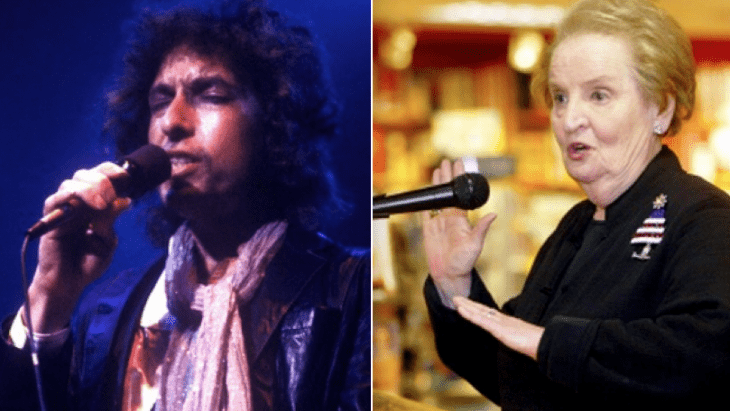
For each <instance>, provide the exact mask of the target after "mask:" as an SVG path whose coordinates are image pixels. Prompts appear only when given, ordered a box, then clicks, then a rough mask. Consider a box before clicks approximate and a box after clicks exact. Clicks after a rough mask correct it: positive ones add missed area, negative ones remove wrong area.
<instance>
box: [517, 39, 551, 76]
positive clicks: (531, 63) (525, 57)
mask: <svg viewBox="0 0 730 411" xmlns="http://www.w3.org/2000/svg"><path fill="white" fill-rule="evenodd" d="M543 47H545V38H544V37H543V36H542V34H540V33H538V32H536V31H522V32H519V33H517V34H516V35H513V36H512V37H510V40H509V64H510V66H512V68H513V69H515V70H517V71H519V72H521V73H525V74H527V73H531V72H532V70H534V69H535V66H536V65H537V61H538V59H539V58H540V53H542V49H543Z"/></svg>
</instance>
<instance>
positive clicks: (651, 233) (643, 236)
mask: <svg viewBox="0 0 730 411" xmlns="http://www.w3.org/2000/svg"><path fill="white" fill-rule="evenodd" d="M666 205H667V196H666V195H664V194H660V195H659V196H657V198H656V199H654V203H653V207H654V209H653V210H652V211H651V214H650V215H649V217H648V218H646V219H644V222H643V223H642V224H641V226H640V227H639V228H638V229H637V230H636V232H635V233H634V236H633V237H632V238H631V244H632V245H634V244H639V245H641V244H643V245H644V247H643V248H642V249H641V252H640V253H637V252H635V251H634V253H633V254H632V255H631V257H633V258H636V259H637V260H648V259H649V258H650V256H649V252H650V251H651V247H652V246H653V245H657V244H659V243H661V242H662V238H664V221H665V220H664V208H665V207H666Z"/></svg>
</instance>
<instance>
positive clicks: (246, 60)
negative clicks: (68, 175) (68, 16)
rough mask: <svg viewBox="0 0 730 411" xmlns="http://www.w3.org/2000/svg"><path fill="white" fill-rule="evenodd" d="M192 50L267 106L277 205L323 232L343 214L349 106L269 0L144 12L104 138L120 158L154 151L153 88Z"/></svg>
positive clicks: (263, 129) (264, 120)
mask: <svg viewBox="0 0 730 411" xmlns="http://www.w3.org/2000/svg"><path fill="white" fill-rule="evenodd" d="M183 44H184V45H186V46H189V47H191V48H192V49H193V50H195V52H197V53H200V54H201V55H203V56H215V57H216V58H218V59H221V60H222V61H224V62H226V63H228V66H229V68H230V69H231V71H232V72H233V74H234V75H235V76H236V78H237V80H238V81H239V83H241V84H249V85H250V86H251V88H252V91H253V93H254V95H255V96H256V97H257V99H258V101H259V103H260V105H261V107H262V117H261V118H260V119H259V121H260V123H259V128H258V129H259V130H260V135H259V136H258V137H259V138H262V139H263V143H264V147H265V149H264V151H265V156H266V158H265V164H267V166H268V168H269V171H270V175H269V176H268V177H269V179H270V180H271V181H268V182H267V184H269V185H270V187H269V191H270V193H272V196H273V197H274V199H273V200H274V202H275V203H276V204H286V206H285V207H284V209H283V210H282V212H283V213H284V214H285V215H286V216H287V217H288V218H290V219H296V220H295V221H299V222H300V223H303V225H304V226H306V227H308V228H316V226H317V225H318V224H319V220H320V217H321V216H322V215H324V214H325V213H328V212H331V211H335V210H341V209H342V208H343V201H342V200H341V199H340V198H339V196H338V195H337V190H336V189H335V184H334V177H333V174H332V173H331V172H330V170H329V168H328V164H329V145H330V144H329V142H330V140H331V139H332V138H333V137H334V136H335V135H337V134H338V131H339V112H340V107H339V104H338V103H337V101H336V98H335V96H334V92H333V88H332V87H331V85H330V80H329V77H328V73H327V71H326V70H325V68H324V66H323V64H322V62H321V60H320V53H321V51H320V50H319V48H318V46H317V44H316V43H315V40H314V38H313V36H312V34H311V33H310V31H309V30H308V29H307V28H305V27H302V26H295V25H290V24H289V23H288V22H287V21H286V20H285V19H284V18H283V17H282V16H280V15H279V13H278V12H276V11H273V10H270V9H268V8H267V7H266V6H265V5H264V4H263V2H262V1H258V0H248V1H243V2H225V3H223V4H220V5H218V6H215V7H211V8H210V9H208V10H203V9H200V8H192V7H182V8H177V9H172V10H153V9H145V10H144V11H143V12H142V13H141V15H140V17H139V19H138V20H137V21H136V22H135V23H134V25H133V31H132V34H131V41H130V43H129V44H128V48H127V52H126V54H125V56H124V60H123V64H124V66H123V73H122V75H121V76H120V77H119V78H118V79H117V82H116V84H115V86H114V89H113V90H112V91H111V92H109V93H108V95H107V111H106V115H105V122H104V130H103V131H104V134H105V135H106V136H107V137H108V138H110V139H112V140H113V141H114V142H115V145H116V149H117V154H118V155H123V154H125V153H129V152H131V151H133V150H135V149H137V148H139V147H141V146H142V145H144V144H147V132H148V126H149V121H150V110H149V107H148V102H147V95H148V92H149V89H150V87H151V85H152V83H153V81H154V79H155V77H156V75H157V72H158V70H159V67H160V65H161V64H162V62H163V59H164V58H165V56H166V55H167V54H168V53H169V52H170V51H172V50H173V49H174V48H175V47H177V46H180V45H183ZM272 187H273V188H272ZM162 214H166V213H162ZM173 225H175V224H173ZM148 228H149V227H148Z"/></svg>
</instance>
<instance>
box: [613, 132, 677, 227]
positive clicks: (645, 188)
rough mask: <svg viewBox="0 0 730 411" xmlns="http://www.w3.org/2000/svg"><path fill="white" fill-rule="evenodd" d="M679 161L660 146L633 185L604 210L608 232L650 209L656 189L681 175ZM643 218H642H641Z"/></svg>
mask: <svg viewBox="0 0 730 411" xmlns="http://www.w3.org/2000/svg"><path fill="white" fill-rule="evenodd" d="M681 170H682V168H681V165H680V164H679V159H677V156H676V155H675V154H674V153H673V152H672V150H670V149H669V148H668V147H667V146H662V149H661V151H660V152H659V154H657V155H656V156H655V157H654V159H652V161H650V162H649V165H648V166H647V167H646V169H645V170H644V172H643V173H641V175H640V176H639V178H638V179H637V180H636V181H635V182H634V184H632V185H631V187H629V189H628V190H626V192H624V193H623V194H621V195H620V196H619V197H618V198H617V199H616V200H615V201H614V202H613V203H611V205H609V206H608V207H607V208H606V222H607V227H608V228H609V230H610V229H611V228H612V227H614V226H616V225H618V224H621V223H622V222H623V221H626V220H627V219H630V218H632V217H634V216H635V215H636V213H637V212H639V211H640V210H641V209H644V208H647V207H649V208H650V207H651V201H650V200H653V199H654V198H655V197H656V196H657V195H659V194H661V193H659V192H655V191H656V190H657V187H665V186H666V183H667V182H669V181H671V180H673V179H674V178H675V177H676V175H677V174H678V173H681ZM642 218H643V217H642Z"/></svg>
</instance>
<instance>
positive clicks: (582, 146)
mask: <svg viewBox="0 0 730 411" xmlns="http://www.w3.org/2000/svg"><path fill="white" fill-rule="evenodd" d="M589 148H590V147H588V146H587V145H585V144H582V143H573V144H571V145H570V151H573V152H576V153H577V152H581V151H584V150H588V149H589Z"/></svg>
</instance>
